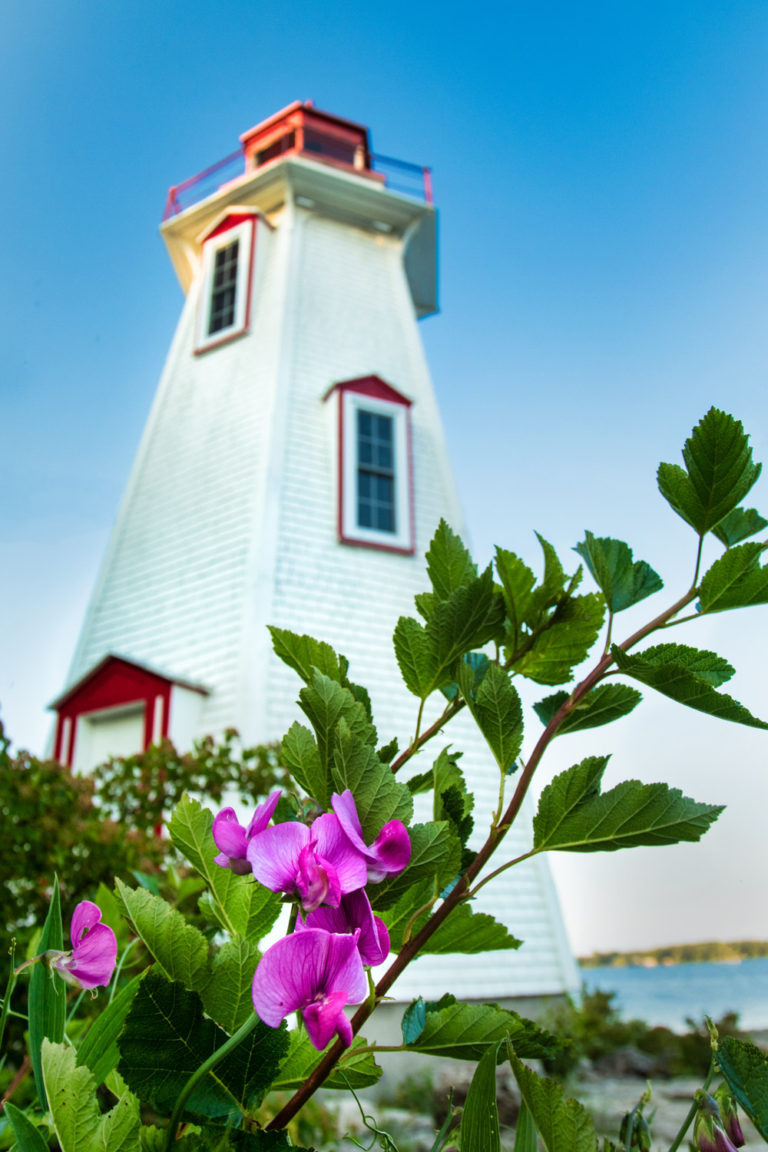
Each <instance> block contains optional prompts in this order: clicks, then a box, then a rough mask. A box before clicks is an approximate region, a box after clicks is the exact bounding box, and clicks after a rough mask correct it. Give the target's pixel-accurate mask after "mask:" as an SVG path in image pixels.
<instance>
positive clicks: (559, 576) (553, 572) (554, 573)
mask: <svg viewBox="0 0 768 1152" xmlns="http://www.w3.org/2000/svg"><path fill="white" fill-rule="evenodd" d="M536 539H537V540H538V542H539V544H540V545H541V550H542V552H543V553H544V577H543V579H542V581H541V584H539V585H538V586H537V587H536V588H534V590H533V593H532V595H531V601H530V605H529V608H528V614H527V616H526V623H527V624H528V625H529V627H531V628H533V627H535V625H536V623H537V622H538V620H539V619H540V617H541V615H542V613H543V612H546V611H547V610H548V609H550V608H554V606H555V605H556V604H558V603H559V602H560V600H561V599H562V598H563V596H564V595H565V583H566V579H567V577H566V575H565V572H564V571H563V566H562V564H561V563H560V558H559V556H558V555H557V552H556V551H555V549H554V548H553V547H552V545H551V544H550V543H549V541H548V540H545V539H544V537H543V536H542V535H541V533H540V532H537V533H536ZM579 571H581V569H579ZM573 579H574V578H573V577H571V580H573Z"/></svg>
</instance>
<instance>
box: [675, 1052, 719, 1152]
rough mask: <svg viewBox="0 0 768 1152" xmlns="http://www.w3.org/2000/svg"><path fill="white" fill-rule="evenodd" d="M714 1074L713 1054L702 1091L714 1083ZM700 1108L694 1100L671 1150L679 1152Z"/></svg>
mask: <svg viewBox="0 0 768 1152" xmlns="http://www.w3.org/2000/svg"><path fill="white" fill-rule="evenodd" d="M714 1074H715V1057H714V1054H713V1056H712V1059H711V1061H710V1064H709V1072H707V1078H706V1080H705V1081H704V1083H703V1085H702V1091H704V1092H706V1090H707V1088H709V1086H710V1084H711V1083H712V1077H713V1076H714ZM698 1110H699V1105H698V1101H696V1100H694V1101H693V1103H692V1104H691V1106H690V1108H689V1109H688V1113H687V1115H686V1117H685V1120H683V1123H682V1124H681V1126H680V1130H679V1132H678V1133H677V1136H675V1138H674V1140H673V1141H672V1143H671V1144H670V1146H669V1152H677V1149H678V1148H679V1147H680V1145H681V1144H682V1142H683V1137H684V1136H685V1134H686V1132H687V1131H688V1129H689V1128H690V1126H691V1124H692V1123H693V1119H694V1117H695V1116H696V1113H697V1112H698Z"/></svg>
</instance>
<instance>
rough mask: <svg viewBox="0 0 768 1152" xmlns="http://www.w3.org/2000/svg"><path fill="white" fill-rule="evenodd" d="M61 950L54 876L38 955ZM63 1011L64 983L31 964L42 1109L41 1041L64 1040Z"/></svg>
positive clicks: (32, 1035) (32, 1048)
mask: <svg viewBox="0 0 768 1152" xmlns="http://www.w3.org/2000/svg"><path fill="white" fill-rule="evenodd" d="M63 949H64V932H63V929H62V926H61V904H60V901H59V879H58V876H54V879H53V891H52V892H51V904H50V907H49V909H48V915H47V916H46V918H45V923H44V924H43V931H42V933H41V934H40V943H39V944H38V952H48V951H49V950H50V951H56V952H61V951H63ZM66 1011H67V995H66V990H65V986H64V981H63V980H62V979H61V977H59V976H57V975H56V974H55V973H51V971H50V970H49V968H48V966H47V965H46V963H45V962H44V961H42V960H40V961H38V963H37V964H33V966H32V973H31V975H30V978H29V1059H30V1061H31V1063H32V1071H33V1072H34V1076H35V1087H36V1088H37V1096H38V1099H39V1100H40V1103H41V1104H42V1106H43V1109H45V1107H46V1097H45V1086H44V1084H43V1063H42V1045H43V1040H45V1039H48V1040H52V1041H53V1042H54V1043H56V1044H58V1043H60V1042H61V1041H62V1040H63V1039H64V1020H65V1017H66Z"/></svg>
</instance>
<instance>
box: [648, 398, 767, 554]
mask: <svg viewBox="0 0 768 1152" xmlns="http://www.w3.org/2000/svg"><path fill="white" fill-rule="evenodd" d="M683 460H684V462H685V468H681V467H680V466H679V465H677V464H660V465H659V470H658V473H657V479H658V484H659V491H660V492H661V494H662V496H663V497H664V499H665V500H667V501H668V503H669V504H670V505H671V506H672V508H673V509H674V511H675V512H677V514H678V516H681V517H682V518H683V520H685V521H687V522H688V524H690V525H691V527H692V528H694V529H695V530H696V532H698V534H699V535H700V536H703V535H704V534H705V533H706V532H709V531H710V530H711V529H712V528H714V527H715V525H716V524H719V523H720V521H721V520H722V519H723V518H724V517H725V516H726V515H727V514H728V513H729V512H732V511H733V510H734V508H736V506H737V505H738V504H739V503H740V501H741V500H743V498H744V497H745V496H746V494H747V492H749V490H750V488H751V487H752V485H753V484H754V483H755V481H756V480H757V478H758V476H759V475H760V465H759V464H754V463H753V462H752V449H751V448H750V447H749V437H748V436H747V435H746V434H745V432H744V428H743V426H742V424H741V421H739V420H734V418H733V416H729V415H728V414H727V413H726V412H721V411H720V410H719V409H718V408H710V410H709V412H707V414H706V416H704V417H703V419H702V420H701V421H700V422H699V423H698V424H697V425H696V427H695V428H694V430H693V432H692V433H691V435H690V437H689V439H688V440H686V442H685V446H684V448H683Z"/></svg>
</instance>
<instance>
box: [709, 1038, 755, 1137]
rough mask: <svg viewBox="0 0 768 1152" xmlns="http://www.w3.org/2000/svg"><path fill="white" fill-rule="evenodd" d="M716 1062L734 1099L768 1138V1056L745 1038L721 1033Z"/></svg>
mask: <svg viewBox="0 0 768 1152" xmlns="http://www.w3.org/2000/svg"><path fill="white" fill-rule="evenodd" d="M717 1063H718V1067H719V1068H720V1071H721V1072H722V1074H723V1076H724V1077H725V1079H726V1081H727V1082H728V1087H729V1088H730V1090H731V1092H732V1093H733V1095H734V1098H735V1100H736V1101H737V1103H738V1104H740V1105H741V1107H742V1108H743V1109H744V1111H745V1112H746V1114H747V1116H749V1118H750V1120H751V1121H752V1123H753V1124H754V1126H755V1128H757V1130H758V1132H759V1133H760V1135H761V1136H762V1138H763V1140H766V1141H768V1058H766V1056H765V1054H764V1053H763V1052H761V1051H760V1049H759V1048H758V1047H757V1046H756V1045H754V1044H750V1043H749V1042H748V1041H746V1040H737V1038H736V1037H735V1036H721V1037H720V1039H719V1040H718V1045H717Z"/></svg>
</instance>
